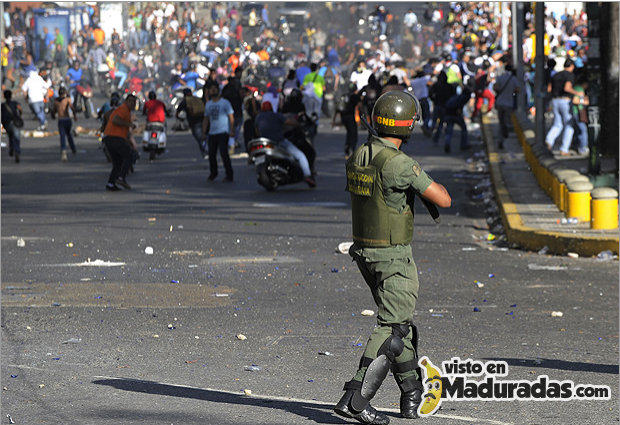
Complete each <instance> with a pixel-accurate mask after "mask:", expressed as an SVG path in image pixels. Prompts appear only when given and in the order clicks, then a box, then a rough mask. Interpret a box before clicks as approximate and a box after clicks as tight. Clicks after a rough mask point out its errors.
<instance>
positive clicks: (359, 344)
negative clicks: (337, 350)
mask: <svg viewBox="0 0 620 425" xmlns="http://www.w3.org/2000/svg"><path fill="white" fill-rule="evenodd" d="M362 345H364V344H362V343H361V342H358V343H357V344H353V346H354V347H361V346H362Z"/></svg>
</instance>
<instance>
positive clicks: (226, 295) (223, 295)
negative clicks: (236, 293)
mask: <svg viewBox="0 0 620 425" xmlns="http://www.w3.org/2000/svg"><path fill="white" fill-rule="evenodd" d="M229 295H230V294H222V293H219V292H218V293H216V294H214V296H216V297H218V298H219V297H228V296H229Z"/></svg>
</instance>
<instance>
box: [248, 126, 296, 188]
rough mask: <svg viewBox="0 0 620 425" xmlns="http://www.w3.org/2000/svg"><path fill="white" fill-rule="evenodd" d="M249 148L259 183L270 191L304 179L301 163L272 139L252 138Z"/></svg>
mask: <svg viewBox="0 0 620 425" xmlns="http://www.w3.org/2000/svg"><path fill="white" fill-rule="evenodd" d="M248 150H249V155H250V161H252V162H253V163H254V165H255V167H256V175H257V180H258V184H260V185H261V186H263V187H264V188H265V189H267V190H268V191H270V192H271V191H274V190H276V188H277V187H278V186H284V185H287V184H294V183H299V182H302V181H303V180H304V173H303V171H302V170H301V167H300V166H299V163H298V162H297V161H296V160H295V158H294V157H293V156H292V155H291V154H290V153H288V152H287V151H286V150H285V149H283V148H281V147H280V146H279V145H278V144H277V143H275V142H273V141H272V140H269V139H267V138H264V137H259V138H258V139H254V140H250V142H249V143H248Z"/></svg>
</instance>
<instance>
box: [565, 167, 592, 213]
mask: <svg viewBox="0 0 620 425" xmlns="http://www.w3.org/2000/svg"><path fill="white" fill-rule="evenodd" d="M575 173H577V174H572V175H569V176H568V177H566V178H565V180H564V206H563V208H562V211H564V212H565V213H566V214H568V185H569V184H570V183H576V182H589V181H590V179H589V178H587V177H586V176H584V175H583V174H579V173H578V172H576V171H575Z"/></svg>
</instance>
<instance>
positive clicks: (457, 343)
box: [1, 127, 618, 424]
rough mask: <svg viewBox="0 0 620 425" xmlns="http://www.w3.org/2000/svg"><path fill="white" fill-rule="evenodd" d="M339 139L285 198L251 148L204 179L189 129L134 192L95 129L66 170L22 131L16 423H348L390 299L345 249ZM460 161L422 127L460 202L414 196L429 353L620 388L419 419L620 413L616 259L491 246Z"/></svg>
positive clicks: (7, 365)
mask: <svg viewBox="0 0 620 425" xmlns="http://www.w3.org/2000/svg"><path fill="white" fill-rule="evenodd" d="M343 140H344V136H343V133H342V132H341V131H337V132H332V131H331V130H330V129H328V128H327V127H322V128H321V130H320V134H319V137H318V138H317V142H316V144H317V150H318V153H319V156H318V159H317V168H318V172H319V176H318V179H317V182H318V187H317V188H316V189H309V188H307V187H306V186H305V185H303V184H300V185H295V186H289V187H285V188H281V189H279V190H277V191H276V192H274V193H268V192H266V191H265V190H263V189H262V188H261V187H259V186H258V185H257V183H256V179H255V175H254V174H253V169H252V168H251V167H249V166H248V165H247V164H246V160H245V159H243V158H238V159H235V160H233V167H234V170H235V183H233V184H226V183H223V182H222V181H221V179H222V178H223V174H224V173H223V172H220V178H219V181H216V182H214V183H211V184H208V183H207V181H206V177H207V175H208V170H207V161H204V160H202V159H199V158H198V150H197V147H196V145H195V143H194V142H193V140H192V139H191V136H190V135H189V134H181V135H171V136H170V140H169V152H168V153H167V154H165V156H163V157H162V158H159V159H157V160H156V161H155V162H153V163H148V162H147V161H146V160H145V159H142V160H140V161H139V163H138V165H137V167H136V173H135V174H133V175H131V176H130V178H129V181H130V183H131V184H132V186H133V190H131V191H124V192H119V193H108V192H105V191H104V185H105V182H106V179H107V174H108V172H109V168H110V166H109V165H108V164H107V163H106V161H105V158H104V156H103V154H102V153H101V151H100V150H99V149H98V146H97V142H96V140H94V139H92V138H90V139H89V138H78V141H77V143H78V154H77V155H76V156H73V157H72V156H70V158H69V159H70V160H69V162H68V163H61V162H60V155H59V149H58V140H57V138H51V139H36V140H25V141H23V142H22V150H23V152H22V163H21V164H14V163H13V162H12V158H9V157H8V155H7V151H6V149H3V150H2V340H1V342H2V354H1V356H2V357H1V358H2V367H1V372H2V377H1V381H2V387H3V391H2V420H3V423H9V418H8V417H7V416H6V415H7V414H9V415H10V416H11V419H12V420H13V421H14V422H15V423H17V424H306V423H320V424H340V423H346V421H345V420H343V419H341V418H339V417H337V416H335V415H334V414H332V412H331V406H332V405H333V404H334V403H335V402H336V401H337V400H338V398H339V397H340V395H341V394H342V392H341V388H342V385H343V383H344V382H345V381H347V380H349V379H350V378H351V376H352V374H353V373H354V371H355V369H356V365H357V362H358V360H359V356H360V355H361V353H362V351H363V348H364V347H363V344H364V343H365V340H366V338H367V336H368V334H369V332H370V330H371V329H372V327H373V325H374V323H375V319H374V317H366V316H362V315H361V314H360V312H361V311H362V310H364V309H372V310H376V308H375V306H374V305H373V301H372V298H371V296H370V293H369V291H368V289H367V288H366V287H365V284H364V282H363V280H362V278H361V276H360V275H359V273H358V271H357V270H356V267H355V265H354V264H352V263H351V260H350V258H349V257H348V256H347V255H343V254H340V253H336V248H337V246H338V244H339V243H341V242H345V241H349V240H350V212H349V209H348V206H349V200H348V195H347V193H346V192H345V191H344V185H345V180H344V176H343V155H342V153H341V151H342V145H343ZM453 142H454V143H453V147H454V146H455V145H456V143H457V142H456V137H455V140H454V141H453ZM474 142H476V143H479V142H477V141H476V140H474ZM476 149H480V145H479V144H478V145H477V147H476ZM454 150H456V151H457V152H456V153H453V154H452V155H451V156H446V155H444V154H443V150H442V149H440V148H439V147H436V146H433V145H432V143H431V142H430V141H429V140H428V139H425V138H424V137H423V136H422V135H421V134H418V133H416V135H415V138H414V142H413V143H411V144H409V145H408V146H407V147H406V148H405V151H406V152H408V153H409V154H411V155H414V156H415V157H416V158H417V159H418V160H419V161H420V163H421V164H422V166H423V167H424V168H425V169H426V170H428V171H429V172H430V174H431V175H432V176H433V177H434V178H435V179H436V180H438V181H440V182H442V183H444V184H445V185H446V187H447V188H448V190H449V191H450V193H451V194H452V196H453V199H454V205H453V207H452V208H450V209H447V210H444V211H443V217H442V223H441V224H440V225H435V224H434V223H433V222H432V220H431V219H430V217H429V216H428V215H427V214H426V213H425V211H423V210H422V209H421V207H420V206H419V205H418V206H416V224H415V236H414V242H413V251H414V256H415V260H416V263H417V266H418V271H419V275H420V285H421V286H420V288H421V291H420V296H419V300H418V305H417V311H416V313H415V321H416V322H417V324H418V327H419V329H420V334H421V340H420V354H421V355H427V356H428V357H429V358H430V359H431V360H432V361H433V363H435V364H440V363H441V362H442V361H444V360H449V359H450V358H451V357H455V356H458V357H461V358H472V359H480V360H484V361H488V360H489V359H502V360H505V361H506V362H507V363H508V365H509V368H510V370H509V375H508V377H507V378H505V379H511V380H534V379H536V377H537V376H538V375H548V376H549V378H550V379H555V380H560V381H561V380H568V379H570V380H574V381H575V382H577V383H583V384H597V385H609V386H610V387H611V389H612V399H611V400H609V401H590V402H583V401H569V402H559V401H556V402H542V401H518V402H499V401H487V402H463V401H461V402H455V401H447V402H445V403H443V405H442V409H441V410H440V411H439V412H438V414H437V415H435V416H434V417H431V418H426V419H421V420H419V421H418V422H422V423H429V424H434V423H442V424H467V423H495V424H507V423H514V424H517V423H518V424H569V423H570V424H573V423H574V424H602V423H606V424H607V423H614V422H617V421H618V393H617V388H618V386H617V383H618V264H617V262H600V261H596V260H594V259H588V258H579V259H571V258H567V257H553V256H544V255H537V254H536V253H529V252H525V251H521V250H518V249H512V248H511V249H508V250H501V249H498V246H495V245H493V244H491V243H489V242H486V240H485V239H486V236H487V234H488V230H487V228H486V216H485V214H484V207H483V206H482V204H481V202H480V201H476V200H472V198H471V196H470V193H469V192H470V189H471V187H472V185H473V184H474V183H475V182H479V181H480V178H479V177H480V176H478V175H476V173H475V172H474V173H472V169H471V167H472V164H470V163H467V162H466V159H467V157H469V156H471V153H468V154H461V153H459V152H458V149H453V151H454ZM455 174H456V175H457V176H460V177H459V178H456V177H455ZM19 238H21V239H23V240H24V242H25V246H24V247H19V246H18V243H17V241H18V239H19ZM147 247H152V249H153V252H154V253H153V254H152V255H147V254H145V249H146V248H147ZM499 248H501V246H500V247H499ZM97 260H100V262H97ZM89 262H90V263H89ZM101 262H106V263H104V264H106V265H107V266H103V265H101V264H102V263H101ZM85 263H86V264H85ZM110 263H112V264H110ZM114 263H116V264H114ZM119 263H120V264H119ZM97 264H99V265H98V266H97ZM491 274H492V275H493V277H490V275H491ZM475 281H479V282H481V283H483V284H484V286H483V287H479V286H477V285H476V284H475V283H474V282H475ZM474 308H476V309H478V310H479V311H478V312H475V311H474ZM552 311H562V312H563V316H562V317H551V312H552ZM170 328H173V329H170ZM240 333H241V334H244V335H245V336H246V337H247V340H244V341H241V340H238V339H237V338H236V335H237V334H240ZM71 338H74V339H75V340H73V341H76V340H77V342H67V341H71ZM65 342H67V343H65ZM320 351H329V352H330V353H331V354H332V355H329V356H325V355H319V352H320ZM251 365H257V366H258V367H260V370H259V371H254V372H250V371H244V367H245V366H251ZM244 390H251V392H252V394H251V395H245V394H244ZM397 403H398V388H397V387H396V385H395V384H394V382H393V379H392V378H390V377H388V380H386V382H385V384H384V385H383V387H382V388H381V389H380V391H379V393H378V395H377V397H376V399H375V400H374V402H373V404H374V405H376V406H377V407H380V408H384V409H387V410H388V411H389V412H390V413H389V414H390V415H391V416H392V422H393V423H395V424H404V423H406V422H407V421H406V420H404V419H400V418H398V416H397V414H396V413H395V412H396V411H397V410H395V409H397V408H398V406H397Z"/></svg>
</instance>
